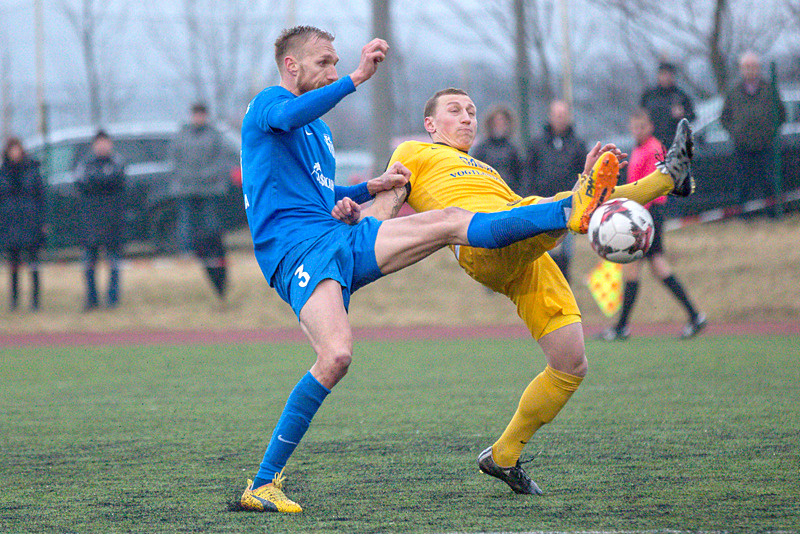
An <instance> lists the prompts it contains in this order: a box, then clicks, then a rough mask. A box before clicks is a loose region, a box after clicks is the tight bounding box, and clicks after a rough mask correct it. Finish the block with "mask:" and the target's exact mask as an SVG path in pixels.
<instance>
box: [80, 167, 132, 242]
mask: <svg viewBox="0 0 800 534" xmlns="http://www.w3.org/2000/svg"><path fill="white" fill-rule="evenodd" d="M75 176H76V178H77V181H76V186H77V188H78V191H79V192H80V194H81V218H82V222H83V239H84V244H86V245H89V246H95V245H106V246H109V247H114V246H119V245H120V244H121V243H122V242H123V239H124V234H125V209H126V198H125V166H124V165H123V163H122V160H120V158H119V157H117V156H112V157H98V156H96V155H94V154H89V156H88V157H87V159H85V160H84V161H83V162H82V163H80V164H79V165H78V167H77V168H76V170H75Z"/></svg>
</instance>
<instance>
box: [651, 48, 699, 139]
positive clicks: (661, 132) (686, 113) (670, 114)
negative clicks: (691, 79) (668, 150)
mask: <svg viewBox="0 0 800 534" xmlns="http://www.w3.org/2000/svg"><path fill="white" fill-rule="evenodd" d="M676 70H677V68H676V67H675V64H673V63H669V62H667V61H662V62H661V63H660V64H659V65H658V72H657V74H656V86H655V87H651V88H649V89H646V90H645V91H644V93H643V94H642V99H641V102H640V105H641V107H643V108H644V109H646V110H647V113H648V114H649V115H650V120H652V121H653V126H654V128H655V129H654V131H653V135H654V136H655V137H656V139H658V140H659V141H660V142H661V144H662V145H664V146H669V144H670V143H671V142H672V138H673V137H675V130H676V128H677V127H678V122H679V121H680V120H681V119H683V118H685V119H686V120H688V121H690V122H691V121H693V120H694V118H695V115H694V106H693V105H692V99H691V98H689V96H688V95H687V94H686V93H684V92H683V91H682V90H681V89H679V88H678V86H677V85H675V73H676Z"/></svg>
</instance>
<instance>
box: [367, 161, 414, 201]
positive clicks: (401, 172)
mask: <svg viewBox="0 0 800 534" xmlns="http://www.w3.org/2000/svg"><path fill="white" fill-rule="evenodd" d="M410 178H411V171H410V170H408V168H407V167H406V166H405V165H403V164H402V163H400V162H399V161H396V162H394V163H393V164H392V165H391V167H389V168H388V169H386V172H385V173H383V174H381V175H380V176H378V177H377V178H373V179H372V180H370V181H369V182H367V190H368V191H369V194H370V195H372V196H373V197H374V196H375V195H377V194H378V193H380V192H381V191H389V190H390V189H394V188H395V187H402V186H404V185H406V184H407V183H408V180H409V179H410Z"/></svg>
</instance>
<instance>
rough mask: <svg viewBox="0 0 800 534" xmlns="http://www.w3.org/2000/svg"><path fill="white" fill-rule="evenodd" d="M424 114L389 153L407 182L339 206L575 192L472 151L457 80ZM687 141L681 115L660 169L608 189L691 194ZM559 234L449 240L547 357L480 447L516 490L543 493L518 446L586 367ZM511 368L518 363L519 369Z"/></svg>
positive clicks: (484, 205) (489, 465) (501, 201)
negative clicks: (499, 242)
mask: <svg viewBox="0 0 800 534" xmlns="http://www.w3.org/2000/svg"><path fill="white" fill-rule="evenodd" d="M424 121H425V129H426V131H427V132H428V133H429V134H430V136H431V142H430V143H423V142H417V141H408V142H405V143H402V144H401V145H400V146H399V147H398V148H397V149H396V150H395V152H394V154H393V156H392V158H391V160H390V163H389V164H390V165H392V164H394V163H395V162H401V163H402V164H403V165H405V166H406V167H407V168H408V169H409V170H410V171H411V178H410V179H409V182H408V184H407V185H406V187H405V188H401V189H395V190H392V191H386V192H384V193H381V194H380V195H378V197H377V198H376V200H375V202H374V203H373V204H372V205H371V206H369V207H367V208H365V209H364V210H363V211H362V210H361V209H360V207H358V205H357V204H355V203H354V202H352V201H350V200H349V199H344V200H343V201H340V202H339V204H337V206H336V208H335V209H334V211H333V214H334V216H336V217H337V218H341V219H345V220H349V221H355V220H357V219H358V218H359V217H363V216H367V215H369V216H373V217H376V218H379V219H381V218H389V217H393V216H395V215H396V214H397V211H398V210H399V208H400V207H401V205H402V204H403V202H404V201H407V202H408V204H409V205H410V206H411V207H412V208H414V209H415V210H416V211H418V212H422V211H428V210H435V209H441V208H446V207H450V206H456V207H460V208H463V209H467V210H470V211H475V212H494V211H502V210H508V209H511V208H513V207H516V206H522V205H528V204H536V203H539V202H544V201H551V200H559V199H561V198H564V197H565V196H567V195H571V194H572V192H563V193H559V194H557V195H555V196H554V197H553V198H548V199H545V198H542V197H535V196H532V197H526V198H522V197H520V196H519V195H517V194H516V193H514V192H513V191H512V190H511V189H510V188H509V187H508V185H506V183H505V181H504V180H503V178H502V177H501V176H500V175H499V174H498V173H497V171H495V170H494V169H493V168H492V167H490V166H489V165H487V164H485V163H483V162H481V161H479V160H477V159H475V158H474V157H472V156H470V155H469V154H468V150H469V149H470V147H471V146H472V143H473V141H474V140H475V135H476V133H477V120H476V108H475V104H474V103H473V102H472V100H471V99H470V97H469V96H468V95H467V93H466V92H464V91H462V90H460V89H452V88H451V89H445V90H442V91H439V92H437V93H436V94H434V95H433V97H431V98H430V99H429V100H428V102H427V103H426V105H425V117H424ZM607 151H612V152H615V153H616V154H619V150H617V149H616V147H614V146H613V145H606V146H605V147H602V148H601V146H600V143H597V144H596V145H595V146H594V148H593V149H592V150H591V151H590V152H589V154H588V155H587V161H586V173H585V174H584V175H582V176H581V180H587V179H591V172H590V170H591V169H592V166H593V165H595V164H597V163H599V162H600V160H602V159H603V158H601V154H602V153H604V152H607ZM691 151H692V141H691V132H690V131H689V129H688V123H686V122H685V121H684V122H683V123H682V124H681V125H680V126H679V128H678V134H677V135H676V141H675V143H673V146H672V147H671V149H670V151H669V152H668V153H667V154H666V156H665V158H664V161H662V162H660V165H659V170H657V171H656V172H654V173H652V174H651V175H648V176H647V177H645V178H643V179H641V180H639V181H638V182H635V183H632V184H628V185H624V186H617V187H616V188H615V189H614V190H613V192H612V193H611V195H610V196H609V198H615V197H626V198H630V199H633V200H635V201H637V202H639V203H641V204H645V203H646V202H648V201H650V200H652V199H655V198H658V197H659V196H661V195H664V194H667V193H672V194H674V195H676V196H688V195H689V194H691V193H692V192H693V190H694V179H693V178H692V177H691V175H690V173H689V162H690V159H691ZM621 156H622V157H624V156H625V155H621ZM563 235H565V233H564V231H558V232H553V233H551V234H542V235H539V236H536V237H533V238H530V239H527V240H525V241H520V242H517V243H515V244H512V245H510V246H507V247H504V248H500V249H493V250H487V249H478V248H472V247H467V246H453V247H451V249H452V250H453V252H454V254H455V256H456V258H457V260H458V262H459V264H460V265H461V267H462V268H463V269H464V270H465V271H466V272H467V274H469V275H470V276H471V277H472V278H474V279H475V280H477V281H478V282H480V283H481V284H483V285H485V286H487V287H489V288H491V289H492V290H494V291H496V292H498V293H502V294H504V295H506V296H507V297H508V298H510V299H511V300H512V301H513V302H514V304H516V306H517V312H518V313H519V316H520V317H521V318H522V320H523V321H524V322H525V324H526V325H527V326H528V329H529V330H530V332H531V335H532V336H533V338H534V339H536V340H537V341H538V343H539V345H540V347H541V348H542V350H543V352H544V355H545V358H546V361H547V365H546V367H545V369H544V370H543V371H542V372H541V373H540V374H539V375H538V376H537V377H535V378H534V379H533V380H532V381H531V382H530V384H529V385H528V386H527V388H526V389H525V391H524V392H523V394H522V398H521V399H520V401H519V405H518V408H517V410H516V413H515V414H514V415H513V417H512V419H511V421H510V423H509V424H508V426H507V427H506V429H505V431H504V432H503V433H502V435H501V436H500V438H499V439H498V440H497V441H496V442H495V443H494V444H493V445H492V446H491V447H489V448H487V449H486V450H484V451H483V452H481V454H480V455H479V457H478V466H479V468H480V470H481V471H483V472H484V473H486V474H489V475H491V476H494V477H496V478H499V479H500V480H503V481H504V482H506V483H507V484H508V485H509V486H510V487H511V488H512V489H513V490H514V491H515V492H517V493H526V494H541V490H540V489H539V487H538V486H537V484H536V483H535V482H533V481H532V480H531V479H530V477H529V476H528V475H527V473H526V472H525V470H524V469H523V468H522V467H521V466H520V464H519V458H520V455H521V454H522V450H523V448H524V447H525V445H526V443H527V442H528V441H529V440H530V439H531V437H532V436H533V434H534V433H535V432H536V431H537V430H538V429H539V428H540V427H541V426H542V425H544V424H546V423H549V422H550V421H552V420H553V418H554V417H555V416H556V414H558V412H559V411H560V410H561V408H562V407H563V406H564V405H565V404H566V402H567V401H568V400H569V398H570V397H571V396H572V394H573V392H574V391H575V390H576V389H577V388H578V386H579V385H580V384H581V381H582V380H583V378H584V376H585V375H586V371H587V360H586V353H585V349H584V339H583V328H582V326H581V314H580V310H579V309H578V305H577V303H576V301H575V297H574V295H573V293H572V290H571V288H570V286H569V284H568V283H567V281H566V279H565V278H564V276H563V275H562V273H561V271H560V270H559V268H558V266H557V265H556V264H555V262H554V261H553V260H552V259H551V258H550V256H549V255H547V254H546V252H547V251H548V250H550V249H551V248H553V247H554V246H555V245H556V244H557V242H558V240H559V239H560V238H561V237H563ZM496 364H497V365H503V363H502V362H496ZM508 371H509V373H514V372H515V369H513V368H510V369H509V370H508Z"/></svg>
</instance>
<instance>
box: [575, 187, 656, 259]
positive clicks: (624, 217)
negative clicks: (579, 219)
mask: <svg viewBox="0 0 800 534" xmlns="http://www.w3.org/2000/svg"><path fill="white" fill-rule="evenodd" d="M652 242H653V217H652V216H651V215H650V212H649V211H647V210H646V209H644V208H643V207H642V205H641V204H638V203H636V202H634V201H633V200H628V199H627V198H615V199H613V200H609V201H607V202H604V203H603V204H601V205H600V206H599V207H598V208H597V209H596V210H595V212H594V213H593V214H592V218H591V219H589V243H591V245H592V249H593V250H594V251H595V252H596V253H597V254H599V255H600V256H601V257H603V258H605V259H607V260H608V261H612V262H614V263H630V262H632V261H636V260H639V259H642V258H643V257H644V255H645V253H646V252H647V249H649V248H650V244H651V243H652Z"/></svg>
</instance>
